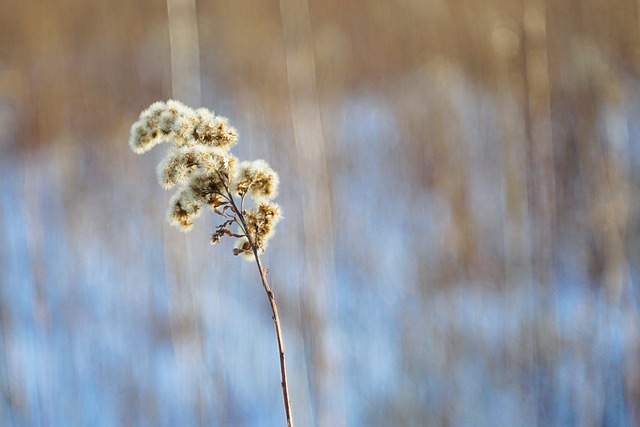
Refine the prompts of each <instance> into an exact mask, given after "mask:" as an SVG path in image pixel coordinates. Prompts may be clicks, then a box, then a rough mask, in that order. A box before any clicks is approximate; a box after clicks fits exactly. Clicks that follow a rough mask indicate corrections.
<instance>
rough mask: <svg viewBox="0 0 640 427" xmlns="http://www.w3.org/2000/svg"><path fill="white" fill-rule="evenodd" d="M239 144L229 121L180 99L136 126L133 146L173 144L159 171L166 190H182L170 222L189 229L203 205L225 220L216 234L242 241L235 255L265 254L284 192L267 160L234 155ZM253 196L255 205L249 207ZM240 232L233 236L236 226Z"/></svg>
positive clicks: (146, 114)
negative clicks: (278, 198)
mask: <svg viewBox="0 0 640 427" xmlns="http://www.w3.org/2000/svg"><path fill="white" fill-rule="evenodd" d="M237 141H238V135H237V132H236V130H235V129H234V128H233V127H231V126H230V125H229V123H228V120H227V119H226V118H225V117H220V116H216V115H215V114H214V113H213V112H212V111H209V110H207V109H205V108H200V109H197V110H194V109H192V108H190V107H187V106H186V105H184V104H182V103H181V102H179V101H174V100H169V101H167V102H155V103H154V104H152V105H151V106H150V107H149V108H147V109H146V110H144V111H143V112H142V113H141V114H140V117H139V119H138V121H136V122H135V123H134V124H133V126H132V127H131V136H130V139H129V145H130V147H131V149H132V150H133V151H134V152H136V153H139V154H141V153H145V152H147V151H149V150H150V149H151V148H153V147H154V146H155V145H157V144H160V143H162V142H168V143H171V144H172V147H171V148H170V149H169V150H168V152H167V155H166V156H165V158H164V159H163V160H162V161H161V162H160V164H159V165H158V168H157V177H158V182H159V184H160V186H161V187H163V188H165V189H172V188H175V187H178V189H177V191H176V193H175V194H174V195H173V196H172V197H171V200H170V201H169V208H168V210H167V220H168V222H169V223H170V224H171V225H174V226H176V227H178V228H179V229H180V230H182V231H187V230H189V229H190V228H191V227H192V225H193V219H194V218H196V217H198V216H199V215H200V213H201V208H202V207H203V206H206V207H209V208H210V209H211V210H212V211H213V212H214V213H215V214H217V215H218V216H220V217H221V219H222V223H221V224H220V225H218V226H217V228H216V231H215V233H214V234H213V235H212V236H211V243H218V242H219V241H220V240H221V239H222V237H223V236H230V237H234V238H236V239H238V241H237V245H236V248H235V249H234V254H236V255H241V254H243V255H252V254H253V252H254V250H255V251H256V252H262V251H264V249H265V248H266V245H267V242H268V240H269V239H270V238H271V236H273V234H274V232H275V226H276V224H277V222H278V221H279V220H280V218H281V215H280V207H279V206H278V205H277V204H275V203H273V202H271V200H272V199H274V198H275V196H276V195H277V192H278V183H279V179H278V174H277V173H276V172H275V171H274V170H273V169H271V168H270V167H269V165H268V164H267V162H265V161H264V160H254V161H250V162H248V161H245V162H239V161H238V160H237V158H236V157H235V156H234V155H233V154H231V152H230V151H229V150H230V149H231V147H232V146H233V145H235V144H236V143H237ZM247 196H249V197H250V198H251V199H253V201H254V205H255V206H254V207H253V208H250V209H245V208H244V205H245V200H246V197H247ZM234 226H235V227H236V228H237V229H238V231H237V232H232V231H231V230H230V228H231V227H234Z"/></svg>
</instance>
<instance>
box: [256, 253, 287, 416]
mask: <svg viewBox="0 0 640 427" xmlns="http://www.w3.org/2000/svg"><path fill="white" fill-rule="evenodd" d="M253 254H254V255H255V258H256V263H257V264H258V270H260V278H261V279H262V286H264V290H265V292H266V293H267V296H268V297H269V303H270V304H271V312H272V313H273V324H274V325H275V327H276V336H277V338H278V350H279V351H280V376H281V377H282V383H281V384H282V398H283V400H284V409H285V412H286V415H287V426H288V427H293V419H292V418H291V402H290V401H289V389H288V387H287V370H286V368H285V364H284V344H283V342H282V332H281V330H280V318H279V317H278V307H276V298H275V296H274V295H273V291H272V290H271V287H269V282H267V273H266V272H265V269H264V267H263V266H262V262H261V261H260V257H259V256H258V251H257V250H256V249H255V246H254V249H253Z"/></svg>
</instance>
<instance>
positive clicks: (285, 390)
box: [223, 181, 293, 427]
mask: <svg viewBox="0 0 640 427" xmlns="http://www.w3.org/2000/svg"><path fill="white" fill-rule="evenodd" d="M223 183H224V181H223ZM224 185H225V190H226V191H227V192H228V193H229V201H230V202H231V205H232V206H233V208H234V209H235V210H236V213H237V214H238V218H240V222H241V228H242V229H243V231H244V233H245V235H246V237H247V239H248V240H249V244H250V245H251V249H252V250H253V256H254V257H255V259H256V264H258V271H259V272H260V279H262V286H263V287H264V290H265V292H266V293H267V296H268V297H269V304H270V305H271V313H272V316H271V317H272V319H273V324H274V326H275V328H276V338H277V340H278V352H279V354H280V377H281V378H282V381H281V383H280V385H281V386H282V399H283V401H284V411H285V414H286V416H287V427H293V418H292V416H291V401H290V399H289V387H288V384H287V369H286V366H285V362H284V342H283V341H282V330H281V329H280V317H279V316H278V307H277V306H276V297H275V295H274V293H273V291H272V290H271V287H270V286H269V281H268V280H267V272H266V269H265V268H264V267H263V265H262V261H261V260H260V256H259V255H258V247H257V246H256V244H255V242H254V239H253V238H252V237H251V232H250V231H249V228H248V226H247V223H246V222H245V220H244V211H243V210H238V207H237V205H236V203H235V200H234V198H233V197H232V196H231V193H230V192H229V189H228V187H227V186H226V184H224ZM242 202H243V203H244V196H242Z"/></svg>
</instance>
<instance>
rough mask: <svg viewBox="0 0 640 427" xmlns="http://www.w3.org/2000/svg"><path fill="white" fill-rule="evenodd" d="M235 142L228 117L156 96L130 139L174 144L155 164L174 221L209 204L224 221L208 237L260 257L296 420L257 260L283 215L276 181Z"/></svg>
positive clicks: (135, 146) (186, 225) (183, 226)
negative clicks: (235, 149) (168, 192)
mask: <svg viewBox="0 0 640 427" xmlns="http://www.w3.org/2000/svg"><path fill="white" fill-rule="evenodd" d="M237 141H238V135H237V133H236V130H235V129H234V128H233V127H231V126H230V125H229V124H228V122H227V119H226V118H224V117H220V116H216V115H215V114H213V112H211V111H209V110H207V109H205V108H200V109H197V110H194V109H192V108H190V107H187V106H186V105H184V104H182V103H180V102H178V101H174V100H169V101H167V102H156V103H154V104H152V105H151V106H150V107H149V108H147V109H146V110H144V111H143V112H142V113H141V114H140V117H139V119H138V121H137V122H135V123H134V124H133V126H132V127H131V137H130V139H129V145H130V147H131V149H132V150H133V151H134V152H135V153H138V154H142V153H145V152H147V151H149V150H150V149H151V148H152V147H154V146H155V145H157V144H160V143H162V142H168V143H171V144H172V147H171V149H170V150H169V151H168V152H167V155H166V156H165V158H164V159H163V160H162V161H161V162H160V164H159V165H158V170H157V175H158V182H159V183H160V185H161V186H162V187H163V188H165V189H173V188H176V187H177V191H176V192H175V194H174V195H173V196H172V197H171V199H170V201H169V208H168V210H167V221H168V222H169V223H170V224H171V225H173V226H176V227H178V228H179V229H180V230H181V231H185V232H186V231H188V230H189V229H191V226H192V225H193V220H194V219H195V218H196V217H198V216H199V215H200V214H201V212H202V209H203V208H209V209H210V210H211V211H212V212H213V213H214V214H216V215H218V216H219V217H220V221H221V222H220V224H219V225H218V226H217V227H216V230H215V232H214V233H213V234H212V235H211V243H212V244H215V243H219V242H220V240H221V239H222V238H223V237H224V236H229V237H232V238H235V239H236V245H235V248H234V249H233V254H234V255H242V256H243V257H245V258H246V259H248V260H252V259H255V261H256V263H257V265H258V270H259V272H260V277H261V279H262V285H263V286H264V290H265V291H266V293H267V296H268V297H269V303H270V304H271V311H272V313H273V322H274V325H275V329H276V337H277V340H278V349H279V351H280V374H281V377H282V384H281V385H282V395H283V399H284V406H285V413H286V416H287V425H288V426H292V425H293V421H292V418H291V404H290V401H289V392H288V387H287V374H286V369H285V360H284V345H283V342H282V333H281V330H280V319H279V317H278V310H277V307H276V301H275V297H274V293H273V291H272V290H271V287H270V286H269V283H268V281H267V273H266V269H265V268H264V267H263V265H262V262H261V260H260V254H261V253H263V252H264V250H265V249H266V247H267V242H268V241H269V239H270V238H271V237H272V236H273V234H274V233H275V227H276V224H277V223H278V221H279V220H280V219H281V214H280V207H279V206H278V205H277V204H276V203H274V202H273V199H274V198H275V197H276V195H277V193H278V183H279V179H278V174H277V173H276V172H275V171H273V170H272V169H271V168H270V167H269V165H268V164H267V162H265V161H264V160H255V161H243V162H240V161H239V160H238V159H237V158H236V157H235V156H234V155H233V154H232V153H231V151H230V149H231V147H232V146H233V145H235V144H236V143H237ZM247 196H249V198H250V199H252V201H253V206H252V207H250V208H249V207H245V200H246V199H247Z"/></svg>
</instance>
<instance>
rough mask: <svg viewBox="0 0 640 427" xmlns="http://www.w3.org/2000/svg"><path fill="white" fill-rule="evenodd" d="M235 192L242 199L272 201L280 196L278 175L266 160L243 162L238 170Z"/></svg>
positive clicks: (235, 178)
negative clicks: (247, 197)
mask: <svg viewBox="0 0 640 427" xmlns="http://www.w3.org/2000/svg"><path fill="white" fill-rule="evenodd" d="M234 181H235V187H234V190H235V192H236V193H238V194H239V195H240V196H241V197H244V196H245V195H246V194H247V193H249V194H250V195H251V197H253V198H254V199H265V200H271V199H273V198H275V197H276V196H277V194H278V184H279V179H278V174H276V173H275V172H274V171H273V169H271V168H270V167H269V165H268V164H267V162H265V161H264V160H262V159H260V160H254V161H252V162H242V163H240V165H239V166H238V168H237V169H236V176H235V177H234Z"/></svg>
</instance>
